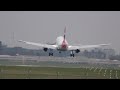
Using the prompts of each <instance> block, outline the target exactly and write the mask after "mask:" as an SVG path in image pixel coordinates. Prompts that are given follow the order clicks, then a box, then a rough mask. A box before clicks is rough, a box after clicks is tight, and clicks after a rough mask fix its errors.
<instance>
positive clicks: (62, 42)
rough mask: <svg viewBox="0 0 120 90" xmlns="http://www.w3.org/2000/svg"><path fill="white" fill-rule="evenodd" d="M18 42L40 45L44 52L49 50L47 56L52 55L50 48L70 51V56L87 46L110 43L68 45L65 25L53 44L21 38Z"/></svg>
mask: <svg viewBox="0 0 120 90" xmlns="http://www.w3.org/2000/svg"><path fill="white" fill-rule="evenodd" d="M19 42H23V43H25V44H30V45H35V46H39V47H42V48H43V50H44V51H45V52H47V51H48V50H50V52H49V56H53V52H52V50H58V51H59V53H61V51H70V52H71V53H70V56H71V57H74V56H75V54H74V52H76V53H79V52H80V51H81V49H87V48H99V47H101V46H108V45H110V44H98V45H74V46H73V45H69V44H68V42H67V40H66V27H65V29H64V36H59V37H57V39H56V42H55V43H53V44H50V43H47V44H42V43H34V42H29V41H23V40H19Z"/></svg>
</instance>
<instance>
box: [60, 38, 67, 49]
mask: <svg viewBox="0 0 120 90" xmlns="http://www.w3.org/2000/svg"><path fill="white" fill-rule="evenodd" d="M61 47H62V49H67V44H66V42H65V39H64V40H63V42H62V46H61Z"/></svg>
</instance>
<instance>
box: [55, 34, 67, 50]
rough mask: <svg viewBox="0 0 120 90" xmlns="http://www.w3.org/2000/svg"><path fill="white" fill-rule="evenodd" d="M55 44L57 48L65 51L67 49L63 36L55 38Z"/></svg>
mask: <svg viewBox="0 0 120 90" xmlns="http://www.w3.org/2000/svg"><path fill="white" fill-rule="evenodd" d="M56 45H57V46H58V47H57V49H58V50H60V51H66V50H67V49H68V42H67V40H66V39H65V40H64V37H63V36H59V37H57V39H56Z"/></svg>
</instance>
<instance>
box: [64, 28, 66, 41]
mask: <svg viewBox="0 0 120 90" xmlns="http://www.w3.org/2000/svg"><path fill="white" fill-rule="evenodd" d="M65 34H66V27H65V29H64V40H65Z"/></svg>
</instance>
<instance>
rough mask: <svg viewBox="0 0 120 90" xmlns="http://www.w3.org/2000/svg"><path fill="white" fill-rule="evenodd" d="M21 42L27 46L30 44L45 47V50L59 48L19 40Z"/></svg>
mask: <svg viewBox="0 0 120 90" xmlns="http://www.w3.org/2000/svg"><path fill="white" fill-rule="evenodd" d="M19 42H23V43H25V44H30V45H34V46H39V47H44V48H48V49H56V48H57V46H56V45H48V44H41V43H34V42H28V41H23V40H19Z"/></svg>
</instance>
